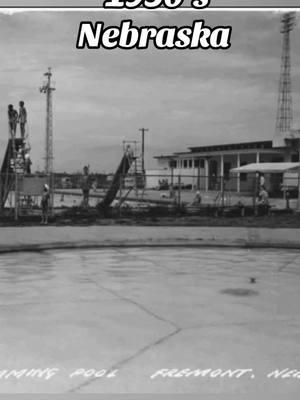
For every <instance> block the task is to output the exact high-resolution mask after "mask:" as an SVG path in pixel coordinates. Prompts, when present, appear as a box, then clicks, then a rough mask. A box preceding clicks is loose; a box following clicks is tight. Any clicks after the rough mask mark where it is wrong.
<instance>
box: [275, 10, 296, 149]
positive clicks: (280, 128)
mask: <svg viewBox="0 0 300 400" xmlns="http://www.w3.org/2000/svg"><path fill="white" fill-rule="evenodd" d="M295 20H296V14H295V12H289V13H286V14H284V15H283V16H282V18H281V33H282V34H283V42H282V56H281V71H280V81H279V95H278V107H277V118H276V133H275V137H274V141H273V142H274V143H273V145H274V146H275V147H281V146H284V144H285V143H284V137H285V136H286V134H287V133H288V132H289V131H290V128H291V125H292V122H293V100H292V87H291V86H292V82H291V49H290V32H291V31H292V30H293V28H294V26H295Z"/></svg>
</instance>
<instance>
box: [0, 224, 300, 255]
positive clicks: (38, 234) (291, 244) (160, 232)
mask: <svg viewBox="0 0 300 400" xmlns="http://www.w3.org/2000/svg"><path fill="white" fill-rule="evenodd" d="M108 247H243V248H245V247H247V248H288V249H300V229H289V228H278V229H269V228H232V227H148V226H145V227H141V226H139V227H135V226H90V227H86V226H85V227H70V226H69V227H56V226H45V227H44V226H43V227H8V228H2V229H1V231H0V253H7V252H19V251H44V250H54V249H84V248H108Z"/></svg>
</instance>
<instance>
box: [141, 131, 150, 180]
mask: <svg viewBox="0 0 300 400" xmlns="http://www.w3.org/2000/svg"><path fill="white" fill-rule="evenodd" d="M139 131H141V132H142V173H143V175H145V132H148V131H149V129H146V128H141V129H139Z"/></svg>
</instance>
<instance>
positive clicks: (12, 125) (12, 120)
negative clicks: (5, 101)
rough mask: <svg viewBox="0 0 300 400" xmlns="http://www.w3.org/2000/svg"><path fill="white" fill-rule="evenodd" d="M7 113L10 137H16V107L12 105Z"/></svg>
mask: <svg viewBox="0 0 300 400" xmlns="http://www.w3.org/2000/svg"><path fill="white" fill-rule="evenodd" d="M7 113H8V125H9V133H10V136H11V137H16V131H17V123H18V112H17V111H16V110H15V109H14V106H13V105H12V104H9V106H8V110H7Z"/></svg>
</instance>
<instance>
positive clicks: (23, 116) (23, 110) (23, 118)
mask: <svg viewBox="0 0 300 400" xmlns="http://www.w3.org/2000/svg"><path fill="white" fill-rule="evenodd" d="M19 106H20V108H19V122H20V132H21V139H23V140H24V139H25V125H26V123H27V111H26V108H25V105H24V101H20V103H19Z"/></svg>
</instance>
